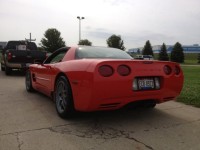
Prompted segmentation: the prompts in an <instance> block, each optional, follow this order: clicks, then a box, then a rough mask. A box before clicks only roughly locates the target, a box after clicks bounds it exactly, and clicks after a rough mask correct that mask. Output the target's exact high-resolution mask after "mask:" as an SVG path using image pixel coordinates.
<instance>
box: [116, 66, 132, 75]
mask: <svg viewBox="0 0 200 150" xmlns="http://www.w3.org/2000/svg"><path fill="white" fill-rule="evenodd" d="M117 72H118V73H119V74H120V75H121V76H128V75H129V74H130V73H131V69H130V68H129V67H128V66H126V65H120V66H119V67H118V68H117Z"/></svg>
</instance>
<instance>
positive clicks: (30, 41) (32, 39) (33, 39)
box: [25, 33, 36, 42]
mask: <svg viewBox="0 0 200 150" xmlns="http://www.w3.org/2000/svg"><path fill="white" fill-rule="evenodd" d="M25 40H26V41H29V42H31V41H36V39H32V38H31V33H30V39H26V38H25Z"/></svg>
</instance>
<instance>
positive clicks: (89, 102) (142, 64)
mask: <svg viewBox="0 0 200 150" xmlns="http://www.w3.org/2000/svg"><path fill="white" fill-rule="evenodd" d="M94 66H95V67H94ZM93 69H94V70H93ZM93 71H94V74H93V76H91V74H90V78H89V79H87V80H85V81H83V83H82V90H81V91H80V97H79V98H80V99H81V96H82V98H83V97H84V100H83V101H82V102H81V103H79V105H80V106H78V107H79V108H80V109H81V110H85V111H96V110H113V109H118V108H121V107H123V106H125V105H127V104H130V103H133V102H138V101H154V102H155V103H162V102H166V101H169V100H174V99H176V97H177V96H178V95H179V94H180V92H181V89H182V86H183V72H182V70H181V68H180V66H179V64H177V63H174V62H161V61H145V60H102V61H98V63H96V64H95V63H93V65H91V66H90V67H89V68H88V71H87V72H88V74H89V73H90V72H93ZM88 80H89V81H88Z"/></svg>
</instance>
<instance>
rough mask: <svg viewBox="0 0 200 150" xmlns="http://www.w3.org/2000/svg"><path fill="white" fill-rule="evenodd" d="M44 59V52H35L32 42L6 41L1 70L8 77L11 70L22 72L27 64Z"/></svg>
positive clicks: (35, 48)
mask: <svg viewBox="0 0 200 150" xmlns="http://www.w3.org/2000/svg"><path fill="white" fill-rule="evenodd" d="M44 59H46V52H42V51H39V50H37V46H36V44H35V43H34V42H28V41H8V43H7V45H6V47H5V48H4V49H3V51H2V59H1V70H2V71H5V73H6V75H9V74H10V73H11V72H12V69H21V70H23V69H25V68H26V65H27V64H31V63H33V62H34V61H35V60H44Z"/></svg>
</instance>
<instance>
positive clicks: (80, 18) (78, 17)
mask: <svg viewBox="0 0 200 150" xmlns="http://www.w3.org/2000/svg"><path fill="white" fill-rule="evenodd" d="M77 19H78V20H79V42H80V40H81V20H83V19H85V17H80V16H77Z"/></svg>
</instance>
